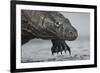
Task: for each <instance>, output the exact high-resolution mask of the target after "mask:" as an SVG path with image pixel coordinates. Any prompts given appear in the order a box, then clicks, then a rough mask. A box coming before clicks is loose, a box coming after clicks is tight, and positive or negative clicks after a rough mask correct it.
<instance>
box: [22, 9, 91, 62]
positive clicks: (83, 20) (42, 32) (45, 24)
mask: <svg viewBox="0 0 100 73" xmlns="http://www.w3.org/2000/svg"><path fill="white" fill-rule="evenodd" d="M21 43H22V48H21V49H22V50H21V53H22V55H21V62H22V63H28V62H45V61H69V60H87V59H88V60H89V59H90V14H89V13H79V12H60V11H35V10H21Z"/></svg>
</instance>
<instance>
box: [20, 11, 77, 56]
mask: <svg viewBox="0 0 100 73" xmlns="http://www.w3.org/2000/svg"><path fill="white" fill-rule="evenodd" d="M77 37H78V33H77V30H76V29H75V28H74V27H73V26H72V25H71V23H70V21H69V19H67V18H65V17H64V16H63V15H62V14H61V13H60V12H57V11H35V10H21V39H22V45H23V44H25V43H26V42H28V41H29V40H31V39H34V38H37V39H46V40H47V39H48V40H51V42H52V48H51V52H52V55H53V54H54V53H57V54H58V53H59V52H60V53H61V54H62V52H63V51H64V52H65V53H66V51H69V53H70V54H71V50H70V47H69V46H68V45H67V44H66V43H65V40H67V41H73V40H75V39H76V38H77Z"/></svg>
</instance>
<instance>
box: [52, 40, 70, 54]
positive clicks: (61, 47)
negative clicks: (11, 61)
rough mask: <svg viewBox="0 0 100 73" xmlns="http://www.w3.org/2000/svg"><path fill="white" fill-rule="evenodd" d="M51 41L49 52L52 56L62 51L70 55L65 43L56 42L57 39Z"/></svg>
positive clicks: (61, 41) (62, 41)
mask: <svg viewBox="0 0 100 73" xmlns="http://www.w3.org/2000/svg"><path fill="white" fill-rule="evenodd" d="M51 41H52V45H53V46H52V48H51V52H52V55H54V53H57V54H58V53H59V52H60V53H61V54H62V52H63V51H64V52H65V53H66V51H68V52H69V54H71V50H70V47H69V46H68V45H67V44H66V42H65V41H64V40H57V39H53V40H51Z"/></svg>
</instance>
